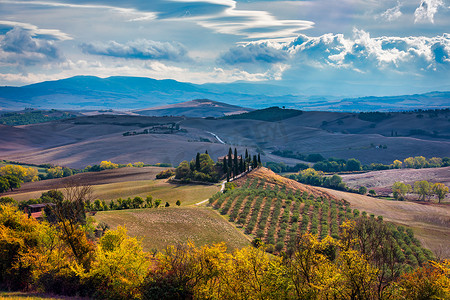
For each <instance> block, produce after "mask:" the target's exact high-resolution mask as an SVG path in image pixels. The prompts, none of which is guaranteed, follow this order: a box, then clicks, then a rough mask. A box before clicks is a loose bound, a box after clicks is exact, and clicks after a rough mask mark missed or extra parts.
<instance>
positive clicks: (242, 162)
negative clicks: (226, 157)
mask: <svg viewBox="0 0 450 300" xmlns="http://www.w3.org/2000/svg"><path fill="white" fill-rule="evenodd" d="M244 171H245V165H244V161H243V159H242V156H241V159H240V161H239V173H244Z"/></svg>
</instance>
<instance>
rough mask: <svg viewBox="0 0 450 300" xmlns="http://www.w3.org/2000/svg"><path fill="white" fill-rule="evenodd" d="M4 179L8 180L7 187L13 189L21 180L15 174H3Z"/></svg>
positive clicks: (20, 183) (19, 184)
mask: <svg viewBox="0 0 450 300" xmlns="http://www.w3.org/2000/svg"><path fill="white" fill-rule="evenodd" d="M3 178H5V179H6V180H8V184H9V189H10V190H11V191H13V189H19V188H20V187H21V186H22V182H23V181H22V180H21V179H20V178H19V177H17V176H15V175H6V176H3Z"/></svg>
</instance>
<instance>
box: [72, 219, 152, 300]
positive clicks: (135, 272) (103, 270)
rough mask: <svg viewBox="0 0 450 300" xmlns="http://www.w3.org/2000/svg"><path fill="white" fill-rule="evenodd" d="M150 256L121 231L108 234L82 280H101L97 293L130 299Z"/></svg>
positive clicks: (141, 278) (124, 230)
mask: <svg viewBox="0 0 450 300" xmlns="http://www.w3.org/2000/svg"><path fill="white" fill-rule="evenodd" d="M149 265H150V260H149V256H148V254H147V253H145V252H144V251H143V250H142V244H141V241H139V240H138V239H136V238H132V237H129V236H128V235H127V230H126V229H125V228H124V227H120V226H119V227H118V228H117V229H116V230H111V231H107V232H106V234H105V235H104V236H103V237H102V238H101V239H100V241H99V243H98V245H97V249H96V250H95V254H94V260H93V263H92V265H91V268H90V270H89V272H88V273H81V274H79V275H80V276H82V277H93V278H102V280H103V285H102V286H98V289H99V290H101V291H103V292H106V291H108V293H111V295H116V297H119V298H121V299H127V298H128V299H132V298H134V296H135V295H136V294H138V293H139V291H138V289H139V287H140V285H141V284H142V283H143V280H144V278H145V276H146V275H147V272H148V267H149Z"/></svg>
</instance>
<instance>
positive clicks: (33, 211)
mask: <svg viewBox="0 0 450 300" xmlns="http://www.w3.org/2000/svg"><path fill="white" fill-rule="evenodd" d="M47 206H55V204H54V203H40V204H30V205H28V206H27V207H25V213H27V214H28V216H31V217H33V218H35V219H42V214H43V213H44V209H45V208H46V207H47Z"/></svg>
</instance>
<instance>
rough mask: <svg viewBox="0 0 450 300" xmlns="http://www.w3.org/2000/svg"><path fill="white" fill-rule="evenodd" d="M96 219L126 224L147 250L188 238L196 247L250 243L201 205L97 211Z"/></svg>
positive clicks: (116, 224)
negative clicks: (140, 239) (222, 243)
mask: <svg viewBox="0 0 450 300" xmlns="http://www.w3.org/2000/svg"><path fill="white" fill-rule="evenodd" d="M95 219H96V221H97V222H106V223H107V224H108V225H110V226H111V227H112V228H116V227H117V226H119V225H120V226H123V225H125V226H127V228H128V233H129V234H130V235H131V236H136V237H139V238H142V243H143V246H144V249H145V250H146V251H151V250H152V249H157V250H160V251H161V250H162V249H164V248H165V247H167V246H168V245H174V244H177V243H186V242H188V241H192V242H194V243H195V245H196V246H203V245H211V244H214V243H220V242H224V243H225V244H226V245H227V247H228V248H229V249H230V250H233V249H240V248H242V247H245V246H247V245H249V244H250V241H249V240H248V239H247V238H246V237H245V236H244V235H243V234H242V233H241V232H239V231H238V230H236V228H235V227H234V226H233V225H231V224H230V223H228V222H227V221H226V220H224V219H223V218H222V217H220V216H218V215H217V214H216V213H214V212H213V211H212V210H211V209H207V208H202V207H169V208H159V209H146V210H126V211H106V212H99V213H97V214H96V215H95Z"/></svg>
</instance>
